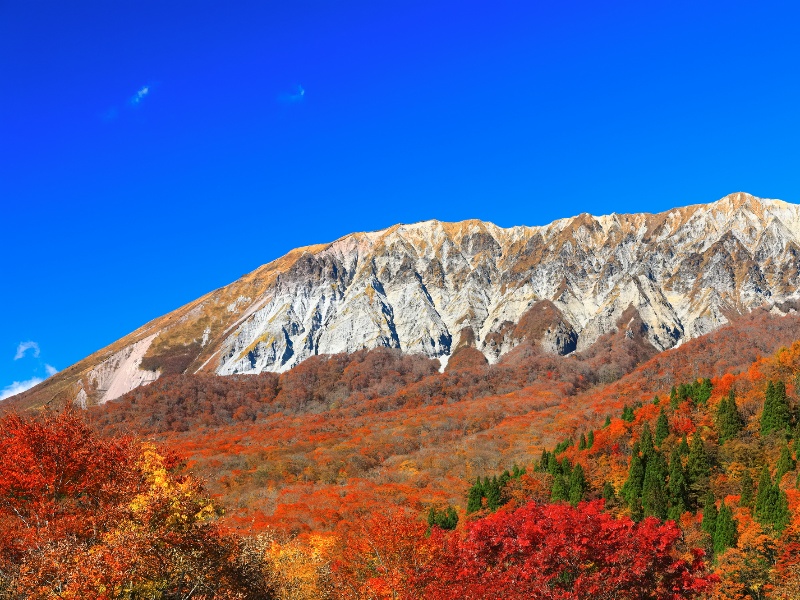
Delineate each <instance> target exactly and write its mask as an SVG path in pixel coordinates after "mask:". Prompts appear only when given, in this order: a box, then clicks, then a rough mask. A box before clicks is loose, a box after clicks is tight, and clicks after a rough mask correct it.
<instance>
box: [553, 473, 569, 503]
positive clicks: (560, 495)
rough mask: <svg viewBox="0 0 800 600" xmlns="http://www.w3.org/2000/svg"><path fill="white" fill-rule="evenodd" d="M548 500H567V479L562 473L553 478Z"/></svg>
mask: <svg viewBox="0 0 800 600" xmlns="http://www.w3.org/2000/svg"><path fill="white" fill-rule="evenodd" d="M550 500H551V501H552V502H566V501H568V500H569V480H568V479H567V478H566V477H564V476H563V475H559V476H557V477H555V478H554V479H553V488H552V489H551V491H550Z"/></svg>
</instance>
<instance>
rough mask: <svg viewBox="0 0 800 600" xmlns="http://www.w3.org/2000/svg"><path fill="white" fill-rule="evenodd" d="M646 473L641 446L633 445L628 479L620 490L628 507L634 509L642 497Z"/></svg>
mask: <svg viewBox="0 0 800 600" xmlns="http://www.w3.org/2000/svg"><path fill="white" fill-rule="evenodd" d="M644 471H645V465H644V462H643V461H642V459H641V457H640V456H639V444H638V443H635V444H634V445H633V454H632V455H631V464H630V466H629V468H628V479H627V481H626V482H625V484H624V485H623V486H622V490H620V495H621V496H622V497H623V498H624V499H625V502H627V503H628V506H631V507H633V504H634V502H635V501H638V500H639V499H640V498H641V497H642V485H643V484H644Z"/></svg>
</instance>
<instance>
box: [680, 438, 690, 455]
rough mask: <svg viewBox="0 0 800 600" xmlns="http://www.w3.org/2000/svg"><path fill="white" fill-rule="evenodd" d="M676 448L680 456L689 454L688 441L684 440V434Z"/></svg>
mask: <svg viewBox="0 0 800 600" xmlns="http://www.w3.org/2000/svg"><path fill="white" fill-rule="evenodd" d="M678 450H680V452H681V456H689V442H687V441H686V434H683V437H682V438H681V443H680V445H679V446H678Z"/></svg>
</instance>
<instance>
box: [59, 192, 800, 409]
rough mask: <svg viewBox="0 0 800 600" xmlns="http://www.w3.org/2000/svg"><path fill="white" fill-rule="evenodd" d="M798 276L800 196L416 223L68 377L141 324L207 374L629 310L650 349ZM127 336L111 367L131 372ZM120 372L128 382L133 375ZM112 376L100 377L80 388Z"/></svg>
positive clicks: (563, 335)
mask: <svg viewBox="0 0 800 600" xmlns="http://www.w3.org/2000/svg"><path fill="white" fill-rule="evenodd" d="M798 284H800V206H797V205H793V204H787V203H785V202H782V201H779V200H761V199H758V198H755V197H753V196H750V195H748V194H743V193H738V194H732V195H730V196H727V197H725V198H723V199H722V200H719V201H718V202H714V203H712V204H707V205H694V206H688V207H684V208H677V209H674V210H671V211H668V212H665V213H660V214H632V215H617V214H612V215H609V216H603V217H593V216H591V215H588V214H582V215H579V216H577V217H573V218H570V219H562V220H559V221H555V222H554V223H551V224H550V225H547V226H544V227H512V228H510V229H503V228H500V227H497V226H495V225H493V224H491V223H485V222H481V221H464V222H461V223H441V222H439V221H426V222H423V223H417V224H414V225H396V226H394V227H391V228H389V229H386V230H383V231H376V232H372V233H355V234H352V235H348V236H346V237H344V238H341V239H339V240H337V241H335V242H332V243H329V244H323V245H318V246H312V247H307V248H300V249H298V250H295V251H293V252H291V253H289V254H288V255H287V256H285V257H283V258H281V259H279V260H277V261H274V262H272V263H269V264H267V265H265V266H263V267H261V268H260V269H258V270H256V271H254V272H253V273H251V274H249V275H247V276H245V277H244V278H242V279H240V280H239V281H237V282H234V283H233V284H231V285H230V286H227V287H225V288H222V289H220V290H217V291H215V292H212V293H211V294H208V295H207V296H204V297H203V298H201V299H199V300H197V301H196V302H193V303H192V304H190V305H188V306H186V307H183V308H181V309H179V310H177V311H175V312H173V313H171V314H170V315H167V316H165V317H163V318H162V319H158V320H156V321H154V322H152V323H150V324H148V325H146V326H145V327H143V328H142V329H140V330H138V331H137V332H134V333H133V334H131V335H130V336H128V337H126V338H123V339H122V340H120V342H118V343H117V344H115V345H113V346H112V347H110V348H109V349H106V350H104V351H101V352H100V353H98V354H97V355H95V356H93V357H90V358H89V359H87V360H86V361H83V362H82V363H79V365H77V367H79V368H76V369H74V370H73V371H77V372H78V373H77V375H73V377H76V376H80V373H81V372H83V373H85V372H86V371H87V370H91V369H95V370H96V369H97V368H100V367H99V364H100V363H101V362H102V361H103V360H106V361H107V362H106V363H104V364H105V365H107V366H109V367H110V365H111V363H112V362H113V361H111V362H108V358H109V356H111V353H112V352H117V353H119V352H120V351H121V350H124V349H126V348H130V347H131V346H132V345H133V344H134V343H136V342H142V341H144V340H145V339H146V338H150V337H151V336H155V337H154V338H153V341H152V346H151V345H150V343H149V342H148V343H147V347H148V350H147V357H149V356H156V355H159V356H160V355H164V356H166V355H168V354H169V352H172V351H173V350H174V349H175V348H178V347H184V346H185V347H188V346H190V345H192V344H194V346H193V347H194V348H196V349H197V351H198V352H199V354H198V355H197V358H196V359H195V360H194V361H193V362H192V364H191V366H190V367H189V369H188V371H189V372H194V371H198V370H204V371H214V372H216V373H218V374H220V375H229V374H234V373H258V372H261V371H283V370H286V369H288V368H290V367H292V366H293V365H296V364H297V363H299V362H301V361H302V360H304V359H306V358H308V357H309V356H312V355H315V354H329V353H337V352H351V351H354V350H358V349H360V348H372V347H376V346H389V347H394V348H400V349H402V350H403V351H405V352H409V353H424V354H426V355H428V356H431V357H441V358H442V360H443V362H444V361H445V360H446V359H447V358H448V357H449V356H450V355H451V354H452V353H453V352H454V351H455V350H456V349H457V348H458V347H463V346H473V347H475V348H477V349H478V350H480V351H481V352H482V353H483V354H484V355H485V356H486V357H487V359H488V360H489V361H496V360H497V359H498V358H499V357H500V356H501V355H502V354H504V353H505V352H507V351H508V350H510V349H511V348H513V347H514V346H516V345H517V344H519V343H520V342H521V341H522V340H527V341H529V342H533V343H538V344H540V345H541V347H542V348H543V349H545V350H546V351H550V352H554V353H558V354H566V353H569V352H572V351H573V350H581V349H584V348H586V347H588V346H589V345H591V344H592V343H593V342H594V341H595V340H596V339H597V338H598V337H599V336H601V335H603V334H604V333H607V332H609V331H611V330H613V329H615V328H616V326H617V322H618V321H619V320H620V318H621V317H622V316H623V313H624V312H625V311H626V310H627V309H629V308H632V309H634V310H635V312H636V313H637V314H638V315H639V318H640V319H641V324H640V325H637V327H640V328H642V329H643V330H644V331H645V335H646V338H647V339H648V340H649V342H650V343H651V344H653V346H655V347H656V348H657V349H659V350H663V349H666V348H670V347H672V346H675V345H676V344H678V343H680V342H681V341H683V340H685V339H688V338H693V337H696V336H699V335H702V334H705V333H707V332H709V331H711V330H713V329H715V328H717V327H719V326H720V325H722V324H724V323H726V322H728V320H729V318H730V317H731V316H733V315H736V314H742V313H745V312H747V311H749V310H751V309H753V308H755V307H758V306H762V305H764V304H770V305H776V307H778V308H780V307H785V306H789V305H790V304H791V302H790V301H791V300H793V299H795V298H798V297H799V296H800V294H798ZM778 308H776V310H777V309H778ZM141 347H142V346H141V345H140V346H136V349H135V350H131V353H130V354H129V355H128V356H125V355H124V354H121V355H118V356H119V357H120V358H121V357H123V356H125V360H122V361H120V365H122V364H123V363H124V365H125V369H127V370H128V371H130V367H131V360H130V357H131V356H133V357H135V359H139V360H140V361H141V358H142V357H141V356H139V354H140V349H141ZM145 360H146V361H147V358H146V357H145ZM84 364H85V368H84ZM147 364H151V363H150V362H147ZM103 368H106V367H103ZM154 375H155V374H154ZM108 376H109V375H108V374H105V375H104V377H103V380H104V381H105V380H106V378H107V377H108ZM64 377H69V375H68V374H67V375H65V376H64ZM146 379H147V378H143V379H142V382H144V381H145V380H146ZM109 381H110V380H109ZM124 382H125V383H128V382H130V383H131V384H138V383H137V379H136V376H135V373H128V372H127V371H126V374H125V376H124ZM122 387H127V385H126V386H122V385H115V386H111V385H101V386H100V389H104V392H103V395H102V397H95V398H93V399H92V400H93V401H101V400H108V399H110V396H111V392H112V390H117V389H118V388H120V389H121V388H122ZM126 391H127V390H126Z"/></svg>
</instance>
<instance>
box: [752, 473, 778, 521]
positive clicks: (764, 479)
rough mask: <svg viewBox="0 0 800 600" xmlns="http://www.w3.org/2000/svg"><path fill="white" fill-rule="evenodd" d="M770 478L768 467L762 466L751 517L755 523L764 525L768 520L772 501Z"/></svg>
mask: <svg viewBox="0 0 800 600" xmlns="http://www.w3.org/2000/svg"><path fill="white" fill-rule="evenodd" d="M772 491H773V487H772V477H771V476H770V474H769V467H768V466H767V465H764V467H763V468H762V469H761V477H759V479H758V492H757V494H756V505H755V508H754V509H753V517H755V519H756V521H759V522H761V523H764V522H766V521H768V520H769V514H770V512H771V510H772V508H771V507H772V505H773V504H774V502H775V501H774V500H773V498H772Z"/></svg>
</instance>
